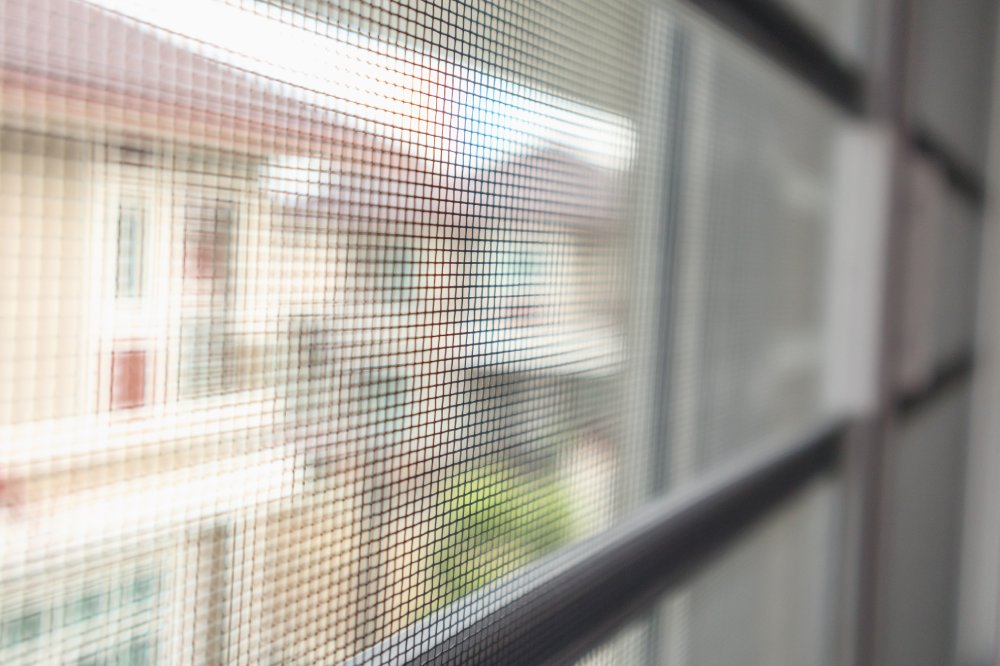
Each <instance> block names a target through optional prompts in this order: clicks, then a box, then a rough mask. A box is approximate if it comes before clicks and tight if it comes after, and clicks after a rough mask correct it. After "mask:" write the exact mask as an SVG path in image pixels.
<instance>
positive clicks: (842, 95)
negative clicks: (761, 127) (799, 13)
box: [688, 0, 866, 115]
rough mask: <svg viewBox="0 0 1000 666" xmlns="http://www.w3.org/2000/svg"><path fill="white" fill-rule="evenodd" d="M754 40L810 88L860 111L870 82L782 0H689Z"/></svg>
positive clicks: (835, 101)
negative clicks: (782, 2) (780, 0)
mask: <svg viewBox="0 0 1000 666" xmlns="http://www.w3.org/2000/svg"><path fill="white" fill-rule="evenodd" d="M688 2H689V3H690V4H691V5H693V6H695V7H698V8H699V9H701V10H702V11H704V12H705V13H706V14H708V15H710V16H712V17H713V18H714V19H715V20H716V21H717V22H718V23H720V24H722V25H724V26H726V27H728V28H729V29H730V30H732V31H733V32H735V33H736V34H737V35H738V36H739V37H741V38H742V39H743V40H744V41H746V42H748V43H750V44H753V45H754V46H756V47H757V48H758V49H759V50H760V51H762V52H763V53H764V54H765V55H767V56H769V57H771V58H772V59H773V60H775V61H776V62H778V63H779V64H780V65H781V66H783V67H784V68H785V69H787V70H788V71H790V72H791V73H792V74H794V75H795V76H797V77H798V78H799V79H801V80H802V81H803V82H804V83H805V84H807V85H808V86H809V87H810V88H813V89H814V90H816V91H817V92H819V93H821V94H822V95H823V96H824V97H826V98H827V99H828V100H830V101H831V102H833V103H834V104H836V105H837V106H839V107H840V108H842V109H844V110H845V111H848V112H849V113H852V114H855V115H859V114H861V113H862V112H863V111H864V109H865V103H866V102H865V98H864V84H863V79H862V76H861V75H860V74H859V72H858V71H856V69H855V68H853V67H851V66H849V65H848V64H846V63H844V62H843V61H841V60H840V59H838V58H837V57H836V56H835V55H834V52H833V50H832V49H830V48H829V47H828V46H827V44H826V43H825V42H824V40H823V39H822V38H821V37H820V36H819V35H817V34H816V33H814V32H813V31H812V30H810V29H809V28H808V27H807V26H805V25H804V24H803V23H802V22H801V21H800V20H799V19H798V18H797V17H796V16H794V15H793V14H792V13H790V12H789V11H788V10H787V9H786V8H785V7H784V6H783V5H782V4H781V3H779V2H777V1H776V0H688Z"/></svg>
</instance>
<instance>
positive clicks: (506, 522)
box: [431, 467, 571, 607]
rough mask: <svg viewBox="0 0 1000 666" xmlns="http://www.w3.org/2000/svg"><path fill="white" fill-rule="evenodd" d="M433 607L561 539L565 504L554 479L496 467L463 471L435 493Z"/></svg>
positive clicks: (565, 530) (566, 532)
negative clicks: (435, 525)
mask: <svg viewBox="0 0 1000 666" xmlns="http://www.w3.org/2000/svg"><path fill="white" fill-rule="evenodd" d="M437 497H438V504H437V516H438V530H437V532H436V535H435V537H436V538H435V540H434V543H433V551H432V559H431V566H432V576H433V591H432V594H433V596H434V599H435V603H433V604H432V606H433V607H438V606H440V605H443V604H446V603H449V602H451V601H453V600H455V599H457V598H459V597H461V596H463V595H465V594H468V593H469V592H472V591H473V590H475V589H477V588H479V587H482V586H483V585H486V584H488V583H490V582H491V581H493V580H495V579H497V578H499V577H500V576H502V575H504V574H506V573H509V572H510V571H512V570H513V569H515V568H516V567H518V566H520V565H522V564H524V563H525V562H527V561H530V560H531V559H532V558H535V557H538V556H540V555H542V554H544V553H546V552H548V551H550V550H552V549H554V548H556V547H558V546H559V545H561V544H563V543H565V542H566V541H567V540H568V539H569V537H570V536H571V535H570V531H571V530H570V518H571V515H570V510H571V507H570V503H569V499H568V497H567V494H566V491H565V490H564V489H563V488H562V487H561V486H560V484H559V483H558V481H556V480H555V479H551V478H549V479H544V480H534V479H527V478H518V477H516V476H514V475H513V474H511V473H510V472H508V471H506V470H504V469H502V468H499V467H483V468H479V469H472V470H466V471H464V472H461V473H458V474H456V475H455V476H454V477H452V478H451V479H449V480H447V481H446V482H445V483H444V484H443V487H442V489H441V490H440V492H439V494H438V496H437Z"/></svg>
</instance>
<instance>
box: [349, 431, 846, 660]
mask: <svg viewBox="0 0 1000 666" xmlns="http://www.w3.org/2000/svg"><path fill="white" fill-rule="evenodd" d="M848 427H849V422H847V421H843V420H836V421H832V422H828V423H825V424H823V425H821V426H819V427H817V428H816V429H814V430H812V431H810V432H808V433H806V434H805V435H803V436H801V437H799V438H798V439H797V440H796V441H794V442H793V443H792V444H790V445H789V444H787V443H786V444H784V445H781V446H771V447H768V448H767V449H766V450H755V451H752V452H750V453H748V454H746V455H744V456H742V457H741V458H740V459H739V460H736V461H734V462H733V463H732V464H731V465H729V466H727V467H725V468H724V469H721V470H718V471H717V472H716V473H712V474H709V475H706V476H705V477H704V478H703V479H701V480H699V481H697V482H693V483H692V484H690V485H689V486H687V487H683V488H679V489H677V491H675V492H671V493H669V494H668V495H667V496H665V497H663V498H662V499H659V500H656V501H654V502H653V503H651V504H650V505H648V506H647V507H645V508H644V509H642V510H641V511H640V512H639V513H638V514H636V515H635V516H634V517H632V518H631V519H629V520H628V521H627V522H625V523H623V524H621V525H620V526H618V527H617V528H614V529H612V530H610V531H608V532H606V533H603V534H601V535H599V536H597V537H594V538H592V539H590V540H588V541H585V542H583V543H581V544H579V545H576V546H573V547H571V549H570V550H571V551H573V552H574V553H576V554H577V556H575V557H568V558H563V559H561V560H559V559H557V560H554V561H556V562H557V563H558V562H564V563H566V564H565V565H564V566H559V567H557V568H556V569H555V570H554V571H553V573H551V575H530V576H529V577H527V578H526V580H527V581H528V583H527V585H525V583H524V581H523V580H518V579H517V578H515V579H514V580H513V585H514V586H515V587H517V586H518V584H519V585H520V587H527V588H529V589H527V590H524V591H523V593H520V594H512V595H511V597H510V600H509V601H506V602H504V603H500V604H498V603H497V601H498V597H502V596H504V595H503V594H502V593H498V592H497V588H494V589H488V590H486V591H485V593H484V594H483V599H482V600H481V601H482V602H484V603H485V604H486V605H487V606H488V608H489V610H488V612H486V613H483V614H481V615H479V616H477V617H476V618H475V619H474V620H472V621H469V622H464V623H460V624H459V625H457V626H455V627H454V628H452V629H449V628H448V627H447V626H444V625H445V624H446V623H443V622H441V623H435V624H437V625H438V626H436V627H435V628H434V630H433V631H432V632H431V635H433V637H434V640H432V641H430V640H429V641H424V640H422V639H420V638H417V635H413V634H411V632H410V630H406V629H404V630H403V631H402V632H400V634H398V635H396V636H393V637H390V638H389V639H387V641H386V642H385V643H384V644H383V646H386V647H388V646H394V648H393V649H397V650H398V649H399V648H400V647H401V646H410V650H404V653H403V654H396V655H395V656H394V658H393V662H392V663H407V664H411V665H413V666H416V665H424V664H436V663H442V662H445V661H448V660H449V659H453V658H455V657H457V656H458V657H461V658H462V659H463V660H464V662H465V663H476V664H498V665H499V664H511V663H516V664H521V665H523V666H530V665H531V664H550V663H559V664H562V663H572V661H573V660H575V659H576V658H578V657H580V656H582V655H583V654H585V653H586V652H587V651H588V650H589V649H591V648H593V647H596V646H598V645H600V644H601V643H602V642H603V641H604V640H606V639H607V638H609V637H610V636H611V635H612V634H613V632H614V631H615V630H616V629H618V628H620V627H622V626H623V625H625V624H626V623H627V622H628V621H629V620H630V619H633V618H634V617H636V615H637V614H638V613H640V612H641V611H643V610H646V609H648V608H649V607H651V606H652V604H653V603H654V602H655V601H657V600H658V599H660V598H662V596H663V595H664V594H665V593H667V592H669V591H670V590H671V589H673V588H676V587H677V586H679V585H681V584H683V583H684V582H686V581H689V580H691V579H692V578H693V576H694V575H695V574H696V573H697V572H699V571H701V570H702V569H704V568H705V567H707V566H709V564H710V563H711V562H712V561H713V560H714V556H716V555H719V554H721V553H722V552H724V550H725V548H726V546H727V545H731V544H732V543H733V542H734V541H736V540H737V539H738V538H739V537H740V536H741V535H743V534H744V533H745V532H746V531H748V530H749V529H750V528H751V527H753V526H754V525H755V524H757V523H758V522H760V521H761V520H763V519H764V518H766V517H767V516H768V515H771V512H772V510H774V509H776V508H777V507H779V506H781V505H782V504H784V503H785V502H786V501H788V500H790V499H791V498H792V497H793V496H794V495H795V494H796V493H797V492H798V491H799V490H802V489H803V488H804V487H806V486H807V485H808V484H809V482H810V481H812V480H814V479H816V478H818V477H820V476H821V475H823V474H826V473H834V472H835V471H836V469H837V465H838V461H839V459H840V449H841V445H842V443H843V439H844V435H845V433H846V432H847V431H848ZM543 569H544V568H543ZM456 612H459V613H460V612H461V611H460V610H458V611H456ZM418 631H419V632H421V633H420V634H419V635H422V636H424V637H427V636H428V634H427V633H426V632H427V627H424V628H422V629H420V630H418ZM367 654H368V656H370V657H373V658H375V659H376V660H377V659H378V658H380V657H381V655H383V654H384V652H383V648H381V647H379V646H376V647H375V648H373V649H372V650H370V651H368V653H367Z"/></svg>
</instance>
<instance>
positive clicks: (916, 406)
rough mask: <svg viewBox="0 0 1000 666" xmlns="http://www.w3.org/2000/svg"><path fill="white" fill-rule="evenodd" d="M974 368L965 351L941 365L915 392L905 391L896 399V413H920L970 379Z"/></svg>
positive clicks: (971, 358) (969, 353)
mask: <svg viewBox="0 0 1000 666" xmlns="http://www.w3.org/2000/svg"><path fill="white" fill-rule="evenodd" d="M974 366H975V363H974V359H973V354H972V352H971V351H965V352H963V353H961V354H959V355H958V356H956V357H955V358H953V359H950V360H949V361H946V362H944V363H942V364H941V365H940V367H938V368H937V370H936V371H935V372H934V375H933V376H932V377H931V378H930V380H929V381H928V382H927V383H926V384H924V385H923V386H921V387H919V388H917V389H915V390H912V391H906V392H904V393H903V394H902V395H900V396H899V397H898V398H897V400H896V405H895V407H896V412H897V413H898V414H900V415H903V416H907V415H910V414H914V413H916V412H918V411H920V410H921V409H923V408H924V407H926V406H927V405H929V404H931V403H933V402H934V401H935V400H936V399H937V398H938V397H940V396H942V395H944V394H946V393H947V392H948V389H950V388H952V387H954V386H957V385H958V384H961V383H963V382H965V381H966V380H968V379H970V378H971V377H972V373H973V368H974Z"/></svg>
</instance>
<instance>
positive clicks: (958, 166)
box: [909, 127, 986, 206]
mask: <svg viewBox="0 0 1000 666" xmlns="http://www.w3.org/2000/svg"><path fill="white" fill-rule="evenodd" d="M909 140H910V144H911V145H912V146H913V147H914V148H915V149H916V150H917V151H919V152H920V153H921V154H923V155H924V156H925V157H927V158H928V159H930V160H932V161H934V162H936V163H937V164H938V166H939V167H940V168H941V170H942V171H943V172H944V174H945V176H946V177H947V179H948V183H949V184H950V185H951V187H952V188H953V189H954V190H955V191H956V192H958V193H959V194H961V195H962V196H963V197H965V198H966V199H967V200H968V201H969V202H970V203H972V204H974V205H976V206H982V205H983V202H984V200H985V198H986V187H985V185H984V184H983V179H982V177H981V176H980V175H979V174H977V173H976V172H975V170H974V169H972V168H970V167H969V166H968V165H966V164H964V163H963V162H962V160H961V159H959V158H958V157H957V156H956V155H955V154H954V153H953V152H952V150H951V149H950V148H949V147H948V146H947V145H946V144H945V143H944V142H943V141H939V140H938V139H937V137H935V136H934V134H933V133H932V132H930V131H929V130H927V129H925V128H921V127H916V128H914V129H913V130H912V131H911V132H910V137H909Z"/></svg>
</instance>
